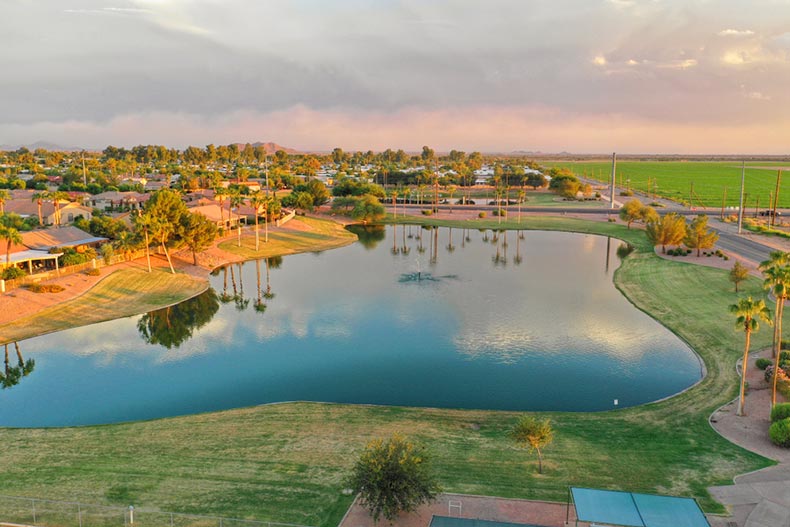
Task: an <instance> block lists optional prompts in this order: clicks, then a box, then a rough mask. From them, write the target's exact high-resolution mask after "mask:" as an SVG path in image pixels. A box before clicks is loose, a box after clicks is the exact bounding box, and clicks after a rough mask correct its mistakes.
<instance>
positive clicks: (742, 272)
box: [729, 262, 749, 293]
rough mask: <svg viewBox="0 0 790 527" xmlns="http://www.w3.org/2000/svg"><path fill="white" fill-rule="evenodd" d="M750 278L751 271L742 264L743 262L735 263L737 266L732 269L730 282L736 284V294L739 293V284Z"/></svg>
mask: <svg viewBox="0 0 790 527" xmlns="http://www.w3.org/2000/svg"><path fill="white" fill-rule="evenodd" d="M748 277H749V270H748V269H747V268H746V267H745V266H744V265H742V264H741V262H735V265H733V266H732V269H730V276H729V278H730V282H732V283H733V284H735V292H736V293H737V292H738V284H740V283H741V282H743V281H744V280H746V279H747V278H748Z"/></svg>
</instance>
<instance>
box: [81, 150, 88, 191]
mask: <svg viewBox="0 0 790 527" xmlns="http://www.w3.org/2000/svg"><path fill="white" fill-rule="evenodd" d="M82 184H83V185H85V186H86V187H87V186H88V173H87V171H86V170H85V150H83V151H82Z"/></svg>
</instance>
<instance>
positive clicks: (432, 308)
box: [0, 226, 701, 426]
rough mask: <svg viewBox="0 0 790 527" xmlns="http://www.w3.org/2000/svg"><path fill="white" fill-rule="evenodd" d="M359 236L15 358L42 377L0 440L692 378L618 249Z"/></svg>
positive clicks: (638, 391)
mask: <svg viewBox="0 0 790 527" xmlns="http://www.w3.org/2000/svg"><path fill="white" fill-rule="evenodd" d="M393 232H395V235H394V236H393ZM361 235H362V240H361V242H360V243H355V244H353V245H351V246H348V247H345V248H342V249H336V250H332V251H327V252H323V253H309V254H301V255H294V256H287V257H284V258H281V259H279V258H278V259H272V260H270V261H268V262H266V261H260V262H247V263H245V264H242V265H233V266H230V267H227V268H225V269H222V270H219V271H217V272H216V273H215V275H214V276H212V277H211V285H212V289H211V290H210V291H208V292H207V293H205V294H203V295H201V296H200V297H197V298H195V299H193V300H190V301H188V302H185V303H183V304H181V305H179V306H174V307H172V308H169V309H166V310H160V311H156V312H153V313H149V314H146V315H144V316H137V317H130V318H126V319H120V320H115V321H112V322H106V323H102V324H97V325H93V326H89V327H84V328H77V329H73V330H69V331H63V332H59V333H56V334H52V335H46V336H42V337H38V338H34V339H30V340H27V341H23V342H20V343H19V346H20V351H21V352H22V354H23V358H24V360H27V359H30V358H32V359H34V360H35V369H34V371H33V372H32V373H30V374H29V375H28V376H26V377H22V378H21V379H19V383H18V384H17V385H15V386H12V387H9V388H8V389H3V390H0V425H3V426H64V425H84V424H96V423H110V422H118V421H129V420H137V419H151V418H158V417H164V416H173V415H183V414H191V413H197V412H206V411H213V410H222V409H228V408H237V407H242V406H250V405H256V404H262V403H271V402H279V401H293V400H310V401H333V402H343V403H372V404H386V405H407V406H428V407H448V408H482V409H507V410H569V411H593V410H606V409H611V408H614V407H615V406H614V400H615V399H617V400H618V403H619V407H626V406H632V405H637V404H641V403H645V402H649V401H653V400H656V399H659V398H662V397H665V396H668V395H671V394H673V393H676V392H678V391H680V390H682V389H684V388H686V387H688V386H690V385H692V384H693V383H695V382H696V381H697V380H699V379H700V377H701V365H700V363H699V361H698V358H697V357H696V355H694V354H693V352H692V351H691V350H690V349H689V348H688V347H687V346H686V345H685V344H684V343H683V342H682V341H680V340H679V339H678V338H677V337H676V336H675V335H673V334H672V333H671V332H669V331H668V330H667V329H665V328H664V327H663V326H661V325H659V324H658V323H656V322H655V321H654V320H652V319H651V318H649V317H648V316H647V315H645V314H644V313H642V312H640V311H638V310H637V309H635V308H634V307H633V306H632V305H631V304H630V303H629V302H628V301H627V300H626V299H625V298H624V297H623V296H622V295H621V294H620V293H619V292H618V291H617V290H616V289H615V287H614V285H613V282H612V274H613V272H614V270H615V268H616V267H617V265H619V261H618V260H617V257H616V256H615V252H616V248H617V246H618V245H619V243H620V242H619V241H617V240H609V239H607V238H605V237H598V236H592V235H582V234H571V233H554V232H552V233H547V232H524V233H522V234H521V235H519V234H518V233H516V232H515V231H510V232H508V233H500V234H497V233H494V232H492V231H486V232H479V231H477V230H469V231H462V230H461V229H453V230H452V231H450V230H449V229H444V228H443V229H435V230H426V229H421V228H419V227H403V226H398V227H392V226H391V227H388V228H387V229H386V231H383V230H377V231H362V232H361ZM267 264H268V265H267ZM267 267H268V272H267ZM267 277H268V278H267ZM256 306H257V307H256ZM10 350H11V351H10V357H11V358H10V361H11V364H12V365H14V364H16V361H17V358H16V354H15V351H14V350H13V347H11V348H10Z"/></svg>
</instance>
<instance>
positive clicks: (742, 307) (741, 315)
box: [730, 297, 771, 415]
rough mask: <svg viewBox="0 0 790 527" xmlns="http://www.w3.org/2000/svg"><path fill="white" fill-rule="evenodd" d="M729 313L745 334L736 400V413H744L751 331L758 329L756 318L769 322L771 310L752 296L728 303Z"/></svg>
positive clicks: (737, 326) (736, 327) (737, 327)
mask: <svg viewBox="0 0 790 527" xmlns="http://www.w3.org/2000/svg"><path fill="white" fill-rule="evenodd" d="M730 313H732V314H733V315H735V317H736V318H735V329H743V332H744V334H745V335H746V344H745V345H744V348H743V361H742V362H743V364H742V365H741V393H740V400H739V402H738V411H737V412H736V415H745V414H744V411H745V403H746V401H745V395H746V365H747V364H748V363H749V346H750V345H751V337H752V333H754V332H756V331H758V330H759V329H760V324H759V322H758V320H757V319H758V318H761V319H763V320H764V321H765V322H766V323H767V324H769V325H770V324H771V312H770V311H768V308H767V307H766V306H765V302H764V301H762V300H757V301H755V300H752V297H748V298H741V299H740V300H738V303H737V304H732V305H730Z"/></svg>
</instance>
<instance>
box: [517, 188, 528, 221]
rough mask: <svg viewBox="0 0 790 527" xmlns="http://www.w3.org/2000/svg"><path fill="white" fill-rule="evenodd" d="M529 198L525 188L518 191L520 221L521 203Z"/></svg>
mask: <svg viewBox="0 0 790 527" xmlns="http://www.w3.org/2000/svg"><path fill="white" fill-rule="evenodd" d="M526 198H527V193H526V192H525V191H524V189H521V190H519V191H518V222H519V223H521V203H522V202H523V201H524V200H525V199H526Z"/></svg>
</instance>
